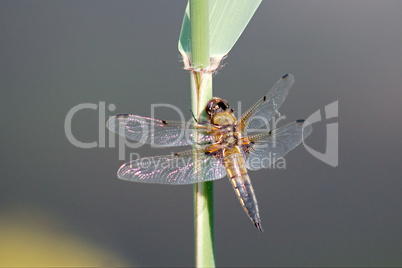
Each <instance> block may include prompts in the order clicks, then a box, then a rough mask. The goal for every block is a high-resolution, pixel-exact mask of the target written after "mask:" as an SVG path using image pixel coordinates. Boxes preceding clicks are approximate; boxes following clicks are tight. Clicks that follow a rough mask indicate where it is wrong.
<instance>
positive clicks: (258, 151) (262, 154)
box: [244, 120, 313, 170]
mask: <svg viewBox="0 0 402 268" xmlns="http://www.w3.org/2000/svg"><path fill="white" fill-rule="evenodd" d="M312 131H313V128H312V126H311V125H309V123H308V122H306V121H304V120H297V121H296V122H293V123H290V124H288V125H286V126H283V127H281V128H278V129H275V130H273V131H270V132H267V133H262V134H258V135H254V136H249V137H248V139H249V140H250V141H251V144H253V145H252V146H251V148H249V149H246V150H244V156H245V162H246V167H247V168H248V169H250V170H258V169H261V168H268V167H269V166H270V165H273V164H274V163H275V162H276V161H277V160H278V159H280V158H282V157H283V156H285V155H286V154H287V153H288V152H290V151H291V150H293V149H294V148H295V147H296V146H297V145H299V144H300V143H301V142H302V140H304V139H305V138H307V137H308V136H309V135H310V134H311V132H312Z"/></svg>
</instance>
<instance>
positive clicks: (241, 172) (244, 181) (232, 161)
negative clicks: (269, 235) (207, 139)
mask: <svg viewBox="0 0 402 268" xmlns="http://www.w3.org/2000/svg"><path fill="white" fill-rule="evenodd" d="M224 162H225V167H226V170H227V173H228V175H229V179H230V182H231V184H232V186H233V189H234V191H235V193H236V195H237V197H238V198H239V201H240V203H241V205H242V206H243V208H244V210H245V211H246V213H247V215H248V216H249V218H250V219H251V221H252V222H253V223H254V225H255V226H256V228H257V229H258V230H259V231H260V232H262V228H261V224H260V222H261V220H260V215H259V212H258V204H257V199H256V197H255V194H254V189H253V186H252V185H251V181H250V178H249V176H248V174H247V170H246V167H245V165H244V160H243V157H242V154H241V152H240V148H239V147H238V146H235V147H233V148H230V149H227V150H225V151H224Z"/></svg>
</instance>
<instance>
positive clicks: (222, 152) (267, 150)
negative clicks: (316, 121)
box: [106, 74, 312, 232]
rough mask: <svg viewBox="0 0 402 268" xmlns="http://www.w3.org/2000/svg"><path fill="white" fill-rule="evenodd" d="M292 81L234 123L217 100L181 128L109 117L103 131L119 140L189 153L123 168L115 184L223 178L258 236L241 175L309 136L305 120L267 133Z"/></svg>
mask: <svg viewBox="0 0 402 268" xmlns="http://www.w3.org/2000/svg"><path fill="white" fill-rule="evenodd" d="M294 81H295V80H294V77H293V75H291V74H286V75H284V76H282V77H281V79H280V80H279V81H278V82H277V83H276V84H275V85H274V87H273V88H272V89H271V90H270V91H269V93H268V94H267V95H265V96H263V97H262V98H261V99H260V100H259V101H257V103H255V104H254V105H253V106H252V107H251V108H250V109H249V110H248V111H247V112H245V113H244V114H242V115H241V117H240V118H238V119H236V117H235V115H234V109H232V108H230V107H229V103H228V102H227V101H226V100H224V99H222V98H217V97H214V98H212V99H211V100H210V101H209V102H208V103H207V105H206V107H205V114H206V118H204V120H203V121H200V120H196V119H195V117H194V120H191V121H189V122H188V123H184V122H180V121H166V120H159V119H154V118H149V117H143V116H138V115H130V114H118V115H116V116H113V117H111V118H110V119H109V120H108V122H107V124H106V125H107V128H108V129H109V130H111V131H112V132H115V133H117V134H119V135H121V136H123V137H125V138H128V139H131V140H134V141H141V142H143V143H146V144H151V145H156V146H163V147H170V146H185V145H192V146H193V147H195V148H194V149H192V150H191V149H190V150H188V151H183V152H178V153H172V154H170V155H160V156H153V157H143V158H139V159H136V160H133V161H130V162H128V163H125V164H123V165H122V166H121V167H120V169H119V170H118V171H117V176H118V178H120V179H122V180H127V181H133V182H140V183H157V184H170V185H185V184H194V183H200V182H206V181H214V180H218V179H221V178H223V177H226V176H227V177H228V178H229V181H230V183H231V184H232V186H233V189H234V192H235V194H236V195H237V197H238V199H239V201H240V203H241V205H242V207H243V208H244V211H245V212H246V214H247V215H248V216H249V218H250V220H251V221H252V222H253V223H254V225H255V227H256V228H257V230H258V231H260V232H263V229H262V226H261V219H260V215H259V209H258V204H257V199H256V195H255V193H254V189H253V186H252V184H251V180H250V178H249V176H248V172H247V170H260V169H262V168H269V167H270V166H271V165H273V164H275V162H276V161H277V160H278V159H281V158H283V157H284V156H285V155H286V154H287V153H288V152H289V151H291V150H293V149H294V148H295V147H296V146H297V145H299V144H300V143H301V142H302V141H303V140H304V139H305V138H306V137H308V136H309V135H310V134H311V133H312V126H311V125H310V124H308V123H307V121H305V120H296V121H294V122H292V123H289V124H287V125H285V126H282V127H279V128H276V129H273V130H269V122H270V120H271V118H273V117H274V116H275V115H277V114H278V109H279V107H280V106H281V105H282V103H283V102H284V100H285V98H286V96H287V95H288V93H289V89H290V88H291V87H292V85H293V84H294ZM195 145H197V146H195Z"/></svg>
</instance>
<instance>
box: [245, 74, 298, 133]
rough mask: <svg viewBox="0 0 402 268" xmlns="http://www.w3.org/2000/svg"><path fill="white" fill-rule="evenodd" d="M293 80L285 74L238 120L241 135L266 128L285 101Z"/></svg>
mask: <svg viewBox="0 0 402 268" xmlns="http://www.w3.org/2000/svg"><path fill="white" fill-rule="evenodd" d="M294 81H295V79H294V77H293V75H291V74H286V75H284V76H282V78H281V79H280V80H279V81H278V82H277V83H276V84H275V86H274V87H273V88H272V89H271V91H270V92H269V93H268V94H267V95H266V96H264V97H262V99H260V100H259V101H258V102H257V103H256V104H254V106H253V107H251V109H250V110H248V111H247V112H246V113H244V114H243V115H242V116H241V117H240V118H239V120H238V125H239V126H240V129H241V130H242V132H243V133H249V132H252V131H253V130H255V129H259V128H261V127H263V126H267V125H268V123H269V120H271V118H272V117H273V116H274V114H275V112H276V111H277V110H278V109H279V107H280V106H281V105H282V103H283V102H284V101H285V99H286V96H287V95H288V93H289V89H290V88H291V87H292V85H293V83H294Z"/></svg>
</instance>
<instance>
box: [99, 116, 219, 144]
mask: <svg viewBox="0 0 402 268" xmlns="http://www.w3.org/2000/svg"><path fill="white" fill-rule="evenodd" d="M106 126H107V128H108V129H110V130H111V131H113V132H115V133H117V134H119V135H121V136H123V137H126V138H128V139H131V140H135V141H139V142H142V143H147V144H151V145H155V146H163V147H167V146H183V145H191V144H194V141H193V136H194V134H195V130H196V129H199V128H201V126H199V125H197V124H190V123H188V124H186V123H185V122H176V121H165V120H158V119H154V118H149V117H143V116H138V115H129V114H119V115H116V116H113V117H112V118H110V119H109V121H107V123H106ZM204 128H205V127H204ZM202 130H203V129H202V128H201V131H202ZM213 139H214V137H213V136H211V135H207V134H206V133H201V134H200V138H199V140H198V142H199V143H201V142H209V141H213Z"/></svg>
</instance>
